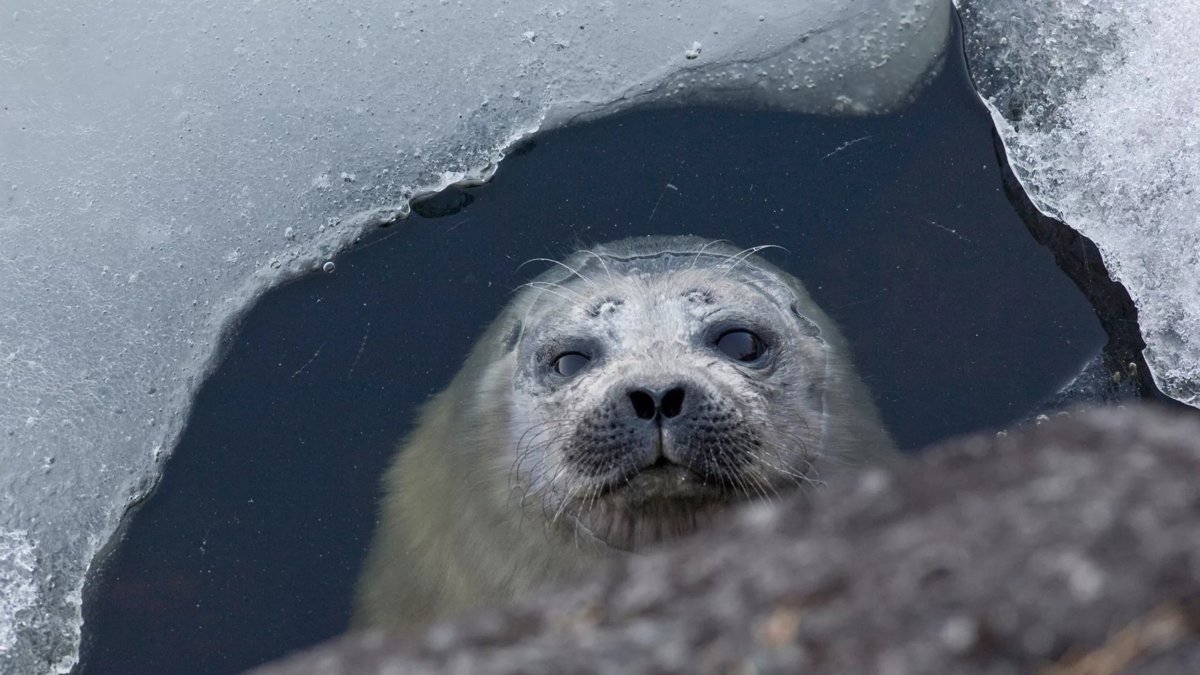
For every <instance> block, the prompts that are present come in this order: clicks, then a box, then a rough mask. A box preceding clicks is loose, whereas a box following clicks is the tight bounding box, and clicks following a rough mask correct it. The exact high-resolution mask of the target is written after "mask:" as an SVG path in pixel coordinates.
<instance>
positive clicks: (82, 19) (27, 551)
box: [0, 0, 949, 672]
mask: <svg viewBox="0 0 1200 675" xmlns="http://www.w3.org/2000/svg"><path fill="white" fill-rule="evenodd" d="M382 4H383V3H357V2H348V1H347V2H289V3H276V2H243V1H242V0H236V1H235V0H202V1H201V2H192V3H169V2H148V1H146V0H114V1H112V2H106V3H80V2H70V1H68V0H61V1H59V2H46V1H45V0H10V2H8V3H6V4H5V8H4V14H3V16H0V100H2V103H3V110H2V111H0V507H2V508H0V583H2V584H3V585H2V586H0V671H3V672H40V671H47V670H50V671H55V670H57V671H62V670H65V669H67V668H69V667H70V666H71V665H72V663H74V661H75V658H76V657H75V655H76V647H77V641H78V637H79V624H80V613H79V607H80V589H81V584H82V580H83V578H84V574H85V571H86V569H87V566H88V565H89V563H90V561H91V560H92V558H93V556H94V555H95V554H96V552H97V550H98V549H99V548H100V547H101V546H103V545H104V543H105V542H106V541H107V539H108V537H109V536H110V535H111V534H112V532H113V531H114V529H115V527H116V525H117V523H118V520H119V517H120V515H121V513H122V512H123V510H124V509H125V507H126V506H127V505H128V504H129V503H131V502H132V501H133V500H136V499H137V498H139V497H140V496H142V495H144V494H145V493H146V491H147V490H148V489H149V488H150V487H151V486H152V485H153V483H154V481H155V478H156V476H157V475H158V471H159V469H160V468H161V464H162V462H163V460H164V459H165V457H166V456H167V455H168V454H169V451H170V448H171V447H172V444H173V443H174V441H175V439H176V436H177V435H178V433H179V430H180V426H181V424H182V421H183V420H184V417H185V415H186V412H187V410H188V406H189V402H190V399H191V396H192V394H193V393H194V392H195V390H196V387H197V386H198V384H199V382H200V381H201V380H202V378H203V376H204V373H205V371H206V369H207V368H208V366H209V364H210V363H211V362H212V360H213V359H214V358H215V356H216V354H217V348H216V346H217V343H218V336H219V334H220V331H221V330H222V329H223V327H227V326H229V325H230V324H231V322H232V321H233V320H234V319H235V317H236V316H237V315H238V313H239V312H241V311H243V310H244V309H245V308H246V307H247V306H248V305H249V304H250V302H251V301H252V300H253V298H255V297H256V296H257V295H258V294H260V293H261V291H262V290H263V289H265V288H266V287H268V286H269V285H271V284H273V283H277V282H278V281H279V280H281V279H282V278H284V277H286V276H287V275H290V274H295V273H298V272H301V271H306V270H312V269H316V268H318V267H321V266H322V263H323V262H325V261H326V260H327V259H328V258H329V257H331V256H332V255H333V253H334V252H336V250H337V249H338V248H339V247H341V246H343V245H345V244H346V243H348V242H350V241H351V240H353V238H354V237H355V236H356V235H357V234H359V233H360V232H361V231H362V228H364V227H367V226H369V225H371V224H372V223H373V222H379V221H380V220H387V219H392V218H396V217H398V216H400V215H402V214H403V213H404V212H405V210H406V208H407V206H406V200H407V199H408V198H409V197H410V196H411V195H413V194H414V193H420V192H422V191H428V190H431V189H436V188H438V187H440V186H442V185H445V184H447V183H450V182H453V181H457V180H460V179H463V178H469V177H476V178H478V177H483V176H486V175H487V174H488V172H489V170H490V167H492V166H493V165H494V164H495V162H497V161H498V160H499V158H500V156H501V151H502V149H503V148H504V147H506V146H507V145H508V144H509V143H510V142H511V141H513V140H514V139H516V138H518V137H520V136H522V135H523V134H527V133H529V132H531V131H533V130H535V129H538V128H540V127H544V126H546V125H549V124H554V123H559V122H562V121H566V120H568V119H570V118H572V117H575V116H596V115H601V114H605V113H608V112H612V111H615V110H617V109H620V108H623V107H626V106H629V105H633V104H635V103H640V102H647V103H649V102H662V101H671V100H679V101H684V100H712V101H726V102H732V103H748V102H753V103H758V104H767V105H773V106H778V107H781V108H786V109H792V110H799V111H814V112H835V113H836V112H850V113H855V112H868V111H874V110H882V109H885V108H887V107H890V106H894V105H896V104H898V103H899V102H901V101H903V100H904V99H905V97H906V95H907V94H908V92H909V91H910V89H912V87H913V86H914V85H915V84H916V83H917V82H918V81H919V80H920V78H921V77H922V75H923V74H924V73H926V71H927V70H928V69H929V68H930V66H931V63H932V62H934V60H935V58H936V56H937V54H938V53H939V52H940V50H941V47H942V45H943V42H944V37H945V34H946V30H947V25H948V17H949V14H948V6H947V5H944V4H943V3H941V2H931V1H929V0H870V1H860V2H855V3H844V2H841V1H840V0H808V1H807V2H804V3H792V4H790V5H789V6H787V7H783V6H781V5H782V4H783V3H769V2H762V1H759V0H753V1H751V2H744V1H741V0H739V1H737V2H734V1H733V0H726V1H718V0H705V1H696V2H690V3H678V2H670V3H643V4H636V3H623V4H617V3H612V2H599V3H592V2H581V1H578V0H564V1H562V2H554V3H548V4H547V3H543V2H533V1H524V0H510V1H504V0H499V1H491V0H489V1H488V2H483V1H475V2H466V1H453V0H428V1H426V2H421V3H392V7H388V8H385V7H383V6H382ZM335 273H336V272H335Z"/></svg>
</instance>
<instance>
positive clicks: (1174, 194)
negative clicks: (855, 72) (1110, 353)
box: [959, 0, 1200, 405]
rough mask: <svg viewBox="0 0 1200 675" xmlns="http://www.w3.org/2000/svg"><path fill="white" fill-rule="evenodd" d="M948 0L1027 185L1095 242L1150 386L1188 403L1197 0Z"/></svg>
mask: <svg viewBox="0 0 1200 675" xmlns="http://www.w3.org/2000/svg"><path fill="white" fill-rule="evenodd" d="M959 5H960V7H961V8H962V9H963V10H964V21H965V23H966V29H967V52H968V57H969V59H970V61H971V70H972V73H973V75H974V77H975V79H976V83H977V86H978V87H979V89H980V91H981V93H982V94H983V95H984V97H985V99H986V100H987V101H988V102H989V103H990V105H991V107H992V109H993V113H994V116H995V118H996V124H997V126H998V128H999V129H1000V132H1001V135H1002V137H1003V139H1004V142H1005V144H1006V145H1007V147H1008V151H1009V153H1010V155H1011V157H1012V159H1013V163H1014V166H1015V169H1016V171H1017V173H1018V175H1019V177H1020V178H1021V180H1022V181H1023V183H1024V184H1025V186H1026V189H1027V190H1028V191H1029V192H1030V195H1031V196H1032V198H1033V199H1034V200H1035V202H1036V203H1037V204H1038V205H1039V207H1040V208H1042V209H1043V210H1044V211H1046V212H1048V213H1051V214H1054V215H1056V216H1058V217H1060V218H1061V219H1062V220H1064V221H1065V222H1066V223H1067V224H1068V225H1070V226H1072V227H1074V228H1075V229H1077V230H1079V231H1080V232H1082V233H1083V234H1085V235H1087V236H1088V237H1089V238H1091V239H1092V240H1093V241H1095V242H1096V244H1097V245H1098V246H1099V247H1100V250H1101V252H1102V253H1103V254H1104V258H1105V262H1106V263H1107V265H1108V267H1109V269H1110V270H1111V271H1112V272H1113V274H1114V275H1115V276H1116V277H1117V279H1118V280H1119V281H1121V282H1122V283H1123V284H1124V285H1125V287H1126V288H1127V289H1129V292H1130V293H1131V294H1132V296H1133V299H1134V301H1135V302H1136V304H1137V306H1138V310H1139V313H1140V323H1141V325H1142V331H1143V333H1144V335H1145V337H1146V341H1147V343H1148V349H1147V351H1146V356H1147V360H1148V361H1149V363H1150V365H1151V368H1152V370H1153V371H1154V376H1155V378H1156V380H1157V381H1158V383H1159V386H1160V387H1161V388H1162V389H1163V390H1164V391H1165V392H1166V393H1168V394H1170V395H1171V396H1174V397H1176V398H1178V399H1180V400H1182V401H1184V402H1187V403H1190V404H1192V405H1200V51H1197V45H1200V37H1198V36H1200V3H1196V2H1195V0H1170V1H1167V2H1157V3H1143V2H1127V1H1126V2H1122V1H1121V0H1090V1H1083V2H1079V1H1067V0H1061V1H1058V0H1056V1H1054V2H1046V1H1045V0H959Z"/></svg>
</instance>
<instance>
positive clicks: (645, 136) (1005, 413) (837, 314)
mask: <svg viewBox="0 0 1200 675" xmlns="http://www.w3.org/2000/svg"><path fill="white" fill-rule="evenodd" d="M527 149H528V152H525V153H522V154H521V155H520V156H514V157H511V158H509V159H507V160H506V161H505V162H504V163H503V165H502V167H501V169H500V171H499V173H498V174H497V176H496V177H495V180H493V181H492V182H491V184H489V185H487V186H484V187H482V188H477V189H472V190H469V191H466V192H458V193H455V195H454V196H453V197H449V198H446V199H442V200H440V201H439V202H437V203H435V204H431V205H427V208H426V209H425V210H426V212H431V210H437V209H436V208H434V207H437V208H440V209H441V211H442V212H446V211H453V208H450V207H451V206H454V205H455V201H456V200H457V201H459V202H465V201H468V200H469V201H470V204H468V205H467V206H466V207H465V208H463V209H462V210H459V211H457V212H453V213H448V214H446V215H444V216H442V217H437V218H426V217H420V216H414V217H413V218H411V219H409V220H407V221H404V222H402V223H399V224H397V225H394V226H392V227H391V228H389V229H386V230H381V231H379V232H378V233H376V234H375V235H373V236H371V237H367V238H365V239H364V241H363V242H362V243H361V244H360V245H359V247H358V248H357V249H356V250H354V251H351V252H348V253H346V254H344V255H342V256H341V257H339V258H338V259H337V271H336V272H335V273H333V274H317V275H314V276H311V277H309V278H305V279H302V280H299V281H297V282H295V283H292V284H290V285H287V286H285V287H282V288H279V289H277V290H275V291H273V292H272V293H270V294H268V295H267V296H266V297H265V298H263V299H262V301H261V302H260V303H259V304H258V306H257V307H256V308H255V309H254V310H253V311H252V312H251V313H250V314H249V315H248V316H247V317H246V318H245V321H244V323H243V324H242V326H241V328H240V330H239V331H238V332H237V334H236V336H235V337H234V338H233V342H232V344H231V345H230V346H229V351H228V356H227V358H226V359H225V361H224V362H223V364H222V365H221V367H220V369H219V370H218V371H217V372H216V373H215V374H214V375H213V376H212V377H211V379H210V380H209V381H208V382H207V383H206V384H205V385H204V387H203V389H202V391H201V393H200V395H199V397H198V399H197V401H196V405H195V408H194V410H193V413H192V417H191V419H190V421H189V423H188V426H187V429H186V432H185V434H184V436H183V439H182V442H181V444H180V446H179V447H178V449H177V450H176V451H175V454H174V456H173V457H172V459H171V460H170V462H169V464H168V466H167V469H166V473H165V476H164V478H163V480H162V483H161V485H160V487H159V489H158V491H157V492H156V493H155V494H154V496H153V497H152V498H151V499H149V500H148V501H147V503H146V504H145V505H144V507H143V508H141V509H140V510H139V511H138V512H137V513H136V515H135V517H133V518H132V520H131V521H130V523H129V526H128V529H127V531H126V533H125V538H124V540H123V541H122V543H121V544H120V545H118V546H117V547H116V549H115V552H114V554H113V556H112V557H111V559H110V560H109V562H108V564H107V565H106V566H105V568H104V570H103V572H102V573H101V574H100V575H98V576H97V577H96V578H94V579H93V580H92V583H91V586H90V587H89V590H88V594H87V602H86V604H85V619H86V625H85V627H84V630H85V650H84V662H83V665H82V667H81V668H80V671H81V672H86V673H129V674H134V673H161V672H170V673H222V672H236V671H238V670H241V669H244V668H247V667H250V666H253V665H256V664H259V663H261V662H263V661H266V660H268V659H271V658H274V657H277V656H280V655H282V654H284V653H287V652H289V651H291V650H293V649H296V648H298V647H302V646H304V645H308V644H311V643H313V642H316V641H319V640H321V639H324V638H327V637H330V636H333V635H335V634H337V633H338V632H340V631H342V630H343V629H344V628H345V626H346V622H347V618H348V614H349V609H350V597H351V588H352V584H353V581H354V579H355V576H356V574H357V571H358V566H359V564H360V562H361V560H362V557H363V555H364V552H365V547H366V545H367V543H368V542H369V539H370V535H371V530H372V527H373V522H374V511H375V500H376V497H377V494H378V490H377V485H378V480H379V475H380V473H381V472H382V471H383V469H384V467H385V465H386V464H387V462H388V460H389V458H390V455H391V452H392V449H393V447H394V445H395V443H396V442H397V440H398V438H399V437H400V436H401V435H402V434H404V433H405V431H406V429H408V425H409V423H410V422H411V420H412V419H413V415H414V409H415V407H416V406H417V405H418V404H419V403H421V402H422V401H423V400H425V399H426V398H427V397H428V396H429V395H430V394H432V393H434V392H435V391H437V390H439V389H440V388H442V387H443V386H444V385H445V384H446V383H447V382H448V381H449V379H450V377H451V376H452V375H453V373H454V372H455V371H456V370H457V368H458V366H459V365H460V364H461V362H462V360H463V358H464V357H465V355H466V353H467V350H468V349H469V347H470V345H471V344H472V341H473V339H474V338H475V337H476V336H478V335H479V334H480V332H481V330H482V328H483V327H484V326H485V325H486V324H487V322H488V321H489V320H490V319H491V318H492V317H493V316H495V315H496V314H497V313H498V311H499V309H500V308H501V307H502V306H503V305H504V304H505V302H506V301H507V299H508V298H509V296H510V293H511V290H512V289H513V288H514V287H516V286H517V285H518V284H519V283H521V282H522V281H524V280H527V279H528V278H530V277H531V276H533V275H534V274H536V272H537V271H539V269H540V268H539V267H537V266H527V267H525V268H524V269H521V270H518V269H517V268H518V265H519V264H520V263H521V262H523V261H525V260H527V259H529V258H535V257H543V256H548V257H561V256H563V255H565V254H567V253H569V252H570V251H572V250H573V249H574V248H575V247H576V245H577V244H580V243H593V242H598V241H606V240H611V239H615V238H619V237H625V236H630V235H636V234H646V233H659V234H676V233H680V234H682V233H688V234H698V235H702V236H706V237H712V238H723V239H728V240H731V241H732V242H734V243H735V244H737V245H740V246H752V245H757V244H777V245H780V246H783V247H786V248H787V249H788V253H780V252H778V251H774V252H767V253H766V256H767V257H768V258H769V259H771V260H772V261H773V262H775V263H776V264H778V265H780V266H782V267H784V268H786V269H788V270H790V271H791V272H793V273H794V274H796V275H797V276H798V277H800V278H801V279H803V280H804V281H805V282H806V284H807V286H808V288H809V290H810V291H811V293H812V295H813V297H814V298H815V299H816V300H817V302H818V303H820V304H821V305H822V306H824V307H825V309H826V310H827V311H828V312H829V313H830V314H831V315H832V316H833V317H834V318H835V319H836V320H838V321H839V323H840V324H841V326H842V328H843V332H844V334H845V335H846V336H847V338H849V339H850V341H851V342H852V343H853V347H854V352H855V357H856V360H857V363H858V366H859V371H860V372H861V373H862V375H863V376H864V378H865V380H866V381H867V383H868V384H869V385H870V386H871V387H872V389H873V390H874V392H875V394H876V396H877V398H878V401H879V404H880V408H881V409H882V412H883V415H884V417H885V419H886V420H887V422H888V423H889V424H890V425H891V428H892V429H893V431H894V433H895V436H896V438H897V439H898V440H899V442H900V443H901V444H902V445H903V446H904V447H906V448H910V449H915V448H919V447H921V446H923V445H925V444H927V443H929V442H931V441H935V440H937V439H941V438H944V437H946V436H949V435H953V434H959V433H963V432H967V431H971V430H974V429H980V428H986V427H995V426H998V425H1002V424H1005V423H1008V422H1011V421H1013V420H1016V419H1019V418H1021V417H1023V416H1025V415H1027V414H1029V413H1030V411H1032V410H1034V409H1035V408H1036V407H1037V406H1038V403H1039V401H1042V400H1043V399H1045V398H1047V397H1049V396H1051V395H1053V394H1054V393H1055V392H1056V391H1057V390H1058V389H1059V388H1060V387H1061V386H1062V385H1063V384H1065V383H1066V382H1067V381H1068V380H1070V379H1071V378H1072V376H1073V375H1074V374H1075V373H1076V372H1078V371H1079V369H1080V368H1081V367H1082V366H1083V365H1084V363H1085V362H1086V361H1088V360H1089V359H1090V358H1092V357H1094V356H1095V355H1096V354H1097V353H1098V352H1099V350H1100V348H1101V346H1102V345H1103V344H1104V340H1105V335H1104V333H1103V332H1102V331H1101V329H1100V325H1099V323H1098V321H1097V320H1096V317H1095V315H1094V313H1093V311H1092V309H1091V307H1090V306H1089V305H1088V303H1087V302H1086V301H1085V300H1084V298H1083V296H1082V295H1081V294H1080V293H1079V292H1078V291H1077V290H1076V288H1075V287H1074V286H1073V285H1072V283H1071V282H1070V281H1069V280H1068V279H1067V278H1066V276H1064V275H1063V274H1062V273H1061V272H1060V271H1059V270H1058V269H1057V268H1056V267H1055V264H1054V260H1053V258H1052V256H1051V254H1050V253H1049V252H1048V251H1046V250H1045V249H1042V248H1041V247H1039V246H1038V245H1037V244H1036V243H1035V242H1034V240H1033V238H1032V237H1031V236H1030V235H1029V233H1028V231H1027V230H1026V228H1025V226H1024V225H1023V224H1022V222H1021V220H1020V219H1019V218H1018V217H1017V215H1016V213H1015V212H1014V209H1013V207H1012V206H1011V205H1010V204H1009V202H1008V200H1007V199H1006V197H1005V195H1004V193H1003V190H1002V179H1001V173H1000V166H999V164H998V161H997V158H996V156H995V153H994V151H993V145H992V136H991V121H990V119H989V117H988V115H987V113H986V112H985V110H984V109H983V108H982V106H981V105H980V104H979V103H978V102H977V100H976V99H975V97H974V95H973V94H972V92H971V91H970V88H969V83H968V80H967V76H966V73H965V70H964V64H963V63H962V60H961V55H958V54H952V55H951V57H950V58H949V59H948V62H947V64H946V67H945V68H944V70H943V71H942V73H941V74H940V75H939V76H938V77H937V78H936V80H935V81H934V82H933V83H932V85H931V86H930V87H929V88H928V89H927V90H926V91H925V93H924V94H923V95H922V96H921V97H920V98H919V100H917V101H916V102H915V103H914V104H913V105H912V106H911V107H909V108H907V109H906V110H904V111H903V112H901V113H898V114H893V115H888V116H884V117H876V118H866V119H832V118H824V117H812V116H800V115H789V114H780V113H770V112H746V111H740V112H739V111H731V110H722V109H707V108H688V109H676V110H658V111H641V112H632V113H628V114H625V115H622V116H619V117H616V118H611V119H608V120H604V121H601V122H597V123H593V124H588V125H585V126H578V127H574V128H569V129H566V130H562V131H558V132H554V133H550V134H546V135H544V136H540V137H538V138H537V139H536V140H535V141H534V143H533V144H532V145H530V146H529V147H528V148H527Z"/></svg>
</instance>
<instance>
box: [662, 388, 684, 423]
mask: <svg viewBox="0 0 1200 675" xmlns="http://www.w3.org/2000/svg"><path fill="white" fill-rule="evenodd" d="M658 409H659V410H661V411H662V414H663V417H674V416H676V415H678V414H679V411H681V410H683V387H675V388H674V389H671V390H670V391H668V392H667V393H665V394H663V397H662V402H661V403H659V404H658Z"/></svg>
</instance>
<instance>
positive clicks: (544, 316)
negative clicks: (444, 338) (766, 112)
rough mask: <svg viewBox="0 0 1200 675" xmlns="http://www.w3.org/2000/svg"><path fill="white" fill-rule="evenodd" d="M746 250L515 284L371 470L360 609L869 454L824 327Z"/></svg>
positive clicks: (669, 249)
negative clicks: (381, 482)
mask: <svg viewBox="0 0 1200 675" xmlns="http://www.w3.org/2000/svg"><path fill="white" fill-rule="evenodd" d="M756 250H757V249H750V250H742V249H737V248H734V247H733V246H730V245H728V244H724V243H720V242H712V241H706V240H703V239H698V238H694V237H669V238H663V237H658V238H654V237H650V238H638V239H627V240H622V241H618V242H615V243H611V244H607V245H604V246H600V247H597V248H595V249H592V250H584V251H580V252H578V253H576V254H574V255H572V256H571V257H569V258H567V259H566V260H564V261H562V262H557V263H555V265H554V267H553V268H551V269H550V270H548V271H547V272H546V273H544V274H542V275H541V276H539V277H538V278H537V279H535V280H534V281H532V282H530V283H528V284H526V285H525V286H524V287H522V288H521V289H520V291H519V292H518V293H517V295H516V296H515V297H514V299H513V300H512V302H510V304H509V305H508V307H506V308H505V310H504V311H503V313H502V314H501V316H500V317H499V318H498V319H497V321H496V322H495V323H494V324H493V326H492V327H491V328H490V329H489V331H488V333H487V334H485V335H484V337H483V338H482V339H481V340H480V341H479V343H478V344H477V345H476V347H475V349H474V351H473V352H472V355H471V357H470V358H469V359H468V361H467V363H466V364H465V365H464V367H463V369H462V371H460V373H459V374H458V376H456V378H455V380H454V382H453V383H452V384H451V385H450V387H449V388H447V389H446V391H444V392H442V393H441V394H440V395H438V397H437V398H435V399H434V401H433V402H432V403H431V404H430V405H429V406H428V407H427V408H426V409H425V410H424V412H423V414H422V417H421V420H420V423H419V424H418V425H417V428H416V431H415V432H414V433H413V436H412V437H411V438H410V439H409V440H408V442H407V443H406V444H405V445H404V447H403V448H402V450H401V453H400V455H399V459H398V461H397V463H396V465H395V466H394V467H393V469H392V471H391V472H390V473H389V475H388V478H387V481H386V486H385V487H386V493H387V494H386V499H385V504H384V513H383V520H382V523H381V525H380V528H379V531H378V532H377V535H376V541H375V543H374V545H373V547H372V551H371V554H370V559H369V560H368V565H367V570H366V572H365V573H364V576H363V579H362V582H361V583H360V588H359V620H360V623H367V624H385V625H397V624H405V623H411V619H412V618H413V617H418V618H421V619H423V618H427V617H428V615H437V614H441V613H444V612H446V611H453V610H455V609H461V608H465V607H469V606H473V605H478V604H485V603H488V602H502V601H504V600H508V599H510V598H512V597H514V596H516V595H520V594H521V593H523V592H525V591H526V590H528V589H530V588H533V587H535V586H540V585H543V584H546V583H553V582H555V581H562V580H566V579H570V578H574V577H576V576H578V575H579V574H582V573H583V572H585V571H586V570H588V569H591V568H592V567H593V566H594V565H595V564H596V563H597V562H598V561H600V560H603V559H604V558H605V557H607V556H610V555H613V554H615V553H616V552H619V551H627V550H636V549H638V548H640V547H643V546H645V545H648V544H652V543H656V542H659V541H662V540H664V539H668V538H672V537H677V536H680V535H683V534H687V533H689V532H692V531H693V530H695V529H696V527H698V526H699V525H701V524H703V523H705V522H707V521H709V520H710V519H711V518H712V517H713V516H714V515H716V514H718V513H720V512H721V511H723V510H725V509H726V508H727V507H728V506H729V505H730V504H733V503H736V502H741V501H745V500H750V499H755V498H767V497H772V496H774V495H779V494H782V493H784V492H786V491H789V490H793V489H795V488H797V487H804V486H806V485H811V484H815V482H816V481H817V480H818V478H819V476H820V475H827V474H828V472H829V470H830V469H835V468H838V467H842V466H847V465H850V464H854V463H861V462H863V461H866V460H869V459H871V458H873V457H877V456H881V455H885V454H888V453H889V452H890V451H891V449H892V442H891V439H890V437H889V436H888V433H887V431H886V430H885V429H884V428H883V425H882V423H881V422H880V420H879V416H878V413H877V412H876V409H875V406H874V404H873V403H872V402H871V398H870V396H869V394H868V393H867V391H866V389H865V388H864V387H863V385H862V383H861V382H860V381H859V379H858V377H857V376H856V375H855V374H854V372H853V369H852V368H851V365H850V359H849V356H848V354H849V352H848V349H847V348H846V346H845V344H844V343H843V341H842V338H841V336H840V335H839V333H838V331H837V328H836V326H834V324H833V322H832V321H831V320H830V319H829V318H828V317H827V316H826V315H825V313H824V312H822V311H821V309H820V308H819V307H817V306H816V304H815V303H814V302H813V301H812V299H811V298H810V297H809V296H808V294H807V292H806V291H805V290H804V287H803V286H802V285H801V284H800V282H799V281H798V280H796V279H795V278H794V277H792V276H791V275H789V274H787V273H786V272H783V271H782V270H779V269H777V268H775V267H773V266H771V265H770V264H768V263H766V262H765V261H764V260H762V259H760V258H759V257H757V256H756V255H754V253H755V252H756ZM552 262H553V261H552Z"/></svg>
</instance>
